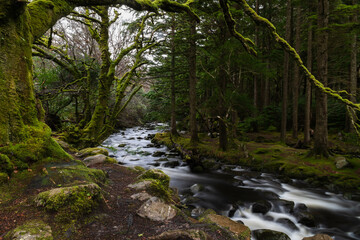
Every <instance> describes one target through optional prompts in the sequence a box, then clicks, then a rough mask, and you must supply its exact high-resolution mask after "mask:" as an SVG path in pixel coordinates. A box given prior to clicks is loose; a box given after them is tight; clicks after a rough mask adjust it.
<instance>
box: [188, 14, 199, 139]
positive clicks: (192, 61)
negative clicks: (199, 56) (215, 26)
mask: <svg viewBox="0 0 360 240" xmlns="http://www.w3.org/2000/svg"><path fill="white" fill-rule="evenodd" d="M188 51H189V52H188V58H189V59H188V61H189V101H190V138H191V139H190V141H191V143H193V144H196V143H198V142H199V137H198V132H197V122H196V21H194V20H193V19H191V20H190V36H189V49H188Z"/></svg>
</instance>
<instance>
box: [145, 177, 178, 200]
mask: <svg viewBox="0 0 360 240" xmlns="http://www.w3.org/2000/svg"><path fill="white" fill-rule="evenodd" d="M144 180H150V181H151V184H150V185H149V186H148V187H147V188H146V190H147V191H148V192H149V194H150V195H152V196H157V197H159V198H161V199H163V200H164V201H166V202H170V201H171V196H172V190H171V189H170V188H169V187H167V186H166V185H164V183H163V182H162V181H160V180H158V179H144Z"/></svg>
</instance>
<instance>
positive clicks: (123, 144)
mask: <svg viewBox="0 0 360 240" xmlns="http://www.w3.org/2000/svg"><path fill="white" fill-rule="evenodd" d="M125 146H126V143H120V144H119V145H118V147H120V148H123V147H125Z"/></svg>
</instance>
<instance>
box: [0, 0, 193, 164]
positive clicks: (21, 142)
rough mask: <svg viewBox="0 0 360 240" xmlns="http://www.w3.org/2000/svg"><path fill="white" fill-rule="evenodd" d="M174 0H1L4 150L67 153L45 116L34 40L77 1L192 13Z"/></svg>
mask: <svg viewBox="0 0 360 240" xmlns="http://www.w3.org/2000/svg"><path fill="white" fill-rule="evenodd" d="M192 2H193V0H188V1H187V2H186V3H184V4H180V3H177V2H175V1H171V0H157V1H149V0H33V1H32V2H30V3H28V2H27V1H26V0H1V2H0V153H2V154H6V155H7V156H13V157H14V158H17V159H19V160H25V161H36V160H38V159H41V158H43V157H48V156H53V157H60V156H62V157H65V156H66V155H65V154H64V152H63V151H62V150H61V148H60V147H59V146H58V145H57V144H56V143H55V142H54V141H53V140H51V137H50V133H51V132H50V129H49V127H47V126H46V124H45V123H43V122H42V121H41V119H42V118H43V117H44V116H43V115H44V111H43V108H42V106H41V103H40V101H38V100H36V98H35V95H34V84H33V72H32V68H33V62H32V56H31V54H32V50H31V47H32V44H33V43H34V41H35V40H36V39H38V38H39V37H41V36H42V35H43V34H44V33H45V32H46V31H47V30H48V29H49V28H51V27H52V26H53V25H54V24H55V23H56V22H57V21H58V20H59V19H60V18H62V17H64V16H67V15H68V14H70V13H71V12H72V11H73V9H74V8H75V7H76V6H93V5H114V4H119V5H126V6H128V7H131V8H133V9H135V10H139V11H140V10H147V11H152V12H157V11H158V10H159V9H163V10H165V11H172V12H180V11H182V12H187V13H188V14H189V15H191V16H192V17H194V18H196V19H197V17H196V15H195V14H194V13H193V12H192V11H191V9H190V7H189V4H190V3H192Z"/></svg>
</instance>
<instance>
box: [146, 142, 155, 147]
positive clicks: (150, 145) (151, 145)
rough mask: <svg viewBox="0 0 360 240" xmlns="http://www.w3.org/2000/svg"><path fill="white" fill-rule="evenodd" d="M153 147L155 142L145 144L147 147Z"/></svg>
mask: <svg viewBox="0 0 360 240" xmlns="http://www.w3.org/2000/svg"><path fill="white" fill-rule="evenodd" d="M152 147H155V145H154V144H153V143H149V144H148V145H146V146H145V148H152Z"/></svg>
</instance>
